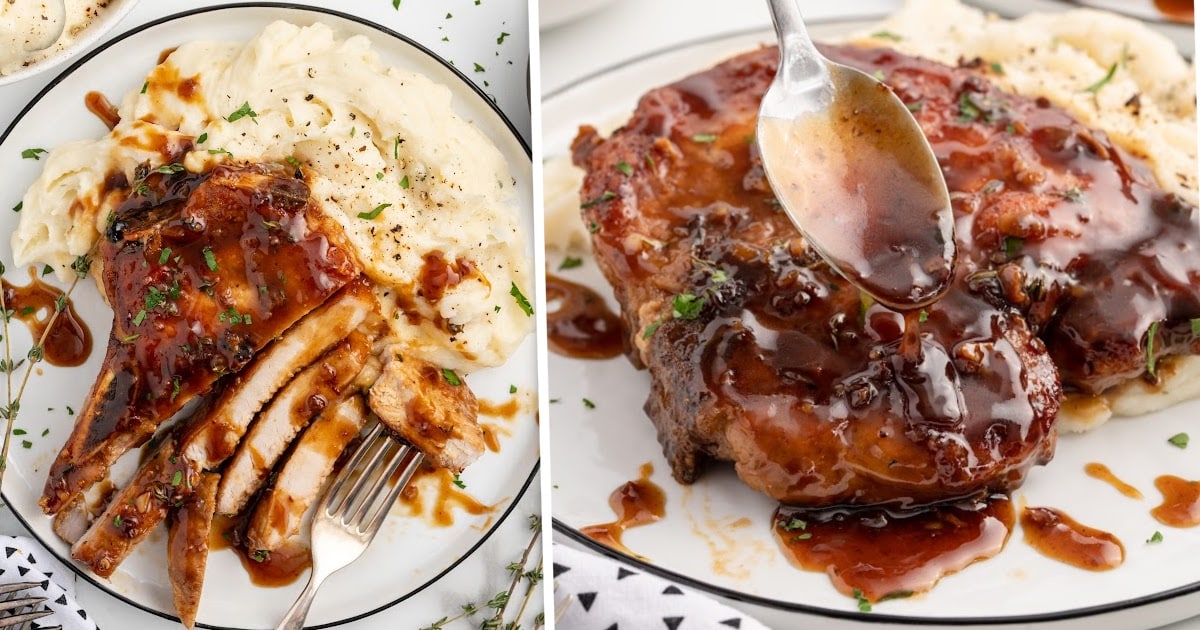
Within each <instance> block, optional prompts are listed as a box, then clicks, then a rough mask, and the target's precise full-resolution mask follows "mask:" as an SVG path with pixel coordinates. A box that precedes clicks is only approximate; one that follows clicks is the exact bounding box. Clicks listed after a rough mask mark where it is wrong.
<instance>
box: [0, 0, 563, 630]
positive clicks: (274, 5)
mask: <svg viewBox="0 0 1200 630" xmlns="http://www.w3.org/2000/svg"><path fill="white" fill-rule="evenodd" d="M229 9H286V10H290V11H304V12H308V13H313V14H318V15H327V16H332V17H336V18H339V19H343V20H347V21H350V22H353V23H355V24H359V25H362V26H366V27H368V28H371V29H373V30H375V31H377V32H378V33H380V34H382V35H386V36H389V37H393V38H395V39H398V40H400V41H402V42H404V43H405V44H407V45H409V46H411V47H413V48H415V49H416V50H417V51H419V52H421V53H423V54H425V55H427V56H428V57H430V58H431V59H433V60H434V61H436V62H437V63H438V64H440V65H441V66H442V67H443V68H445V69H447V70H449V71H450V72H451V73H453V74H454V76H456V77H457V78H458V79H459V80H460V81H461V82H462V84H463V85H464V86H466V87H469V88H470V90H471V91H472V92H473V93H475V95H476V96H478V97H479V98H480V100H482V101H483V102H484V103H486V104H487V106H488V107H490V108H491V110H492V111H493V112H495V113H496V115H497V116H499V117H500V120H501V121H503V122H504V125H505V126H506V127H507V128H508V131H509V133H511V134H512V136H513V138H514V139H516V141H517V143H518V144H520V146H521V149H522V150H524V151H525V155H526V156H528V157H529V158H530V160H532V159H533V153H532V152H531V151H530V148H529V143H528V142H526V141H525V139H524V138H523V137H521V134H520V133H519V132H518V131H517V129H516V127H515V126H514V125H513V123H512V121H511V120H509V119H508V116H505V115H504V112H503V111H501V110H500V108H499V106H497V105H496V103H495V102H493V101H492V99H491V98H489V97H488V96H487V94H485V93H484V92H483V90H481V89H479V87H478V86H477V85H475V83H473V82H472V81H471V80H470V79H469V78H468V77H467V76H466V75H465V74H463V73H462V72H461V71H460V70H458V69H457V68H455V67H454V66H453V65H451V64H450V63H449V62H447V61H446V60H445V59H443V58H442V57H440V56H439V55H438V54H437V53H435V52H433V51H432V50H430V49H429V48H426V47H425V46H423V45H421V44H420V43H418V42H416V41H414V40H412V39H410V38H409V37H408V36H406V35H404V34H402V33H399V32H396V31H394V30H392V29H390V28H388V27H386V26H383V25H381V24H376V23H374V22H371V21H370V20H366V19H364V18H361V17H358V16H356V15H352V14H349V13H343V12H341V11H336V10H333V9H326V8H323V7H312V6H306V5H301V4H292V3H288V2H237V3H230V4H222V5H216V6H211V7H203V8H198V9H190V10H188V11H181V12H179V13H173V14H171V15H167V16H164V17H161V18H158V19H155V20H152V21H150V22H147V23H145V24H140V25H138V26H135V27H133V28H131V29H129V30H128V31H125V32H123V33H121V34H120V35H117V36H116V37H114V38H112V39H110V40H108V41H106V42H104V43H103V44H101V45H99V46H97V47H96V48H94V49H92V50H90V51H88V52H87V53H86V54H84V55H83V56H82V57H80V58H79V59H78V60H76V61H75V62H74V63H72V64H71V65H70V66H69V67H67V69H66V70H63V71H62V72H60V73H59V74H58V75H57V76H55V77H54V79H52V80H51V81H50V83H48V84H47V85H46V87H44V88H42V90H41V91H39V92H38V93H37V95H36V96H34V97H33V99H32V100H30V101H29V103H28V104H26V105H25V107H23V108H22V109H21V111H20V112H19V113H17V115H16V117H14V118H13V121H12V124H10V125H9V126H8V128H7V129H5V130H4V133H3V134H0V144H3V143H4V141H5V140H7V139H8V136H9V134H11V133H12V130H13V129H14V128H15V127H16V126H17V124H18V123H20V122H21V120H22V119H23V118H24V117H25V115H26V114H28V113H29V110H31V109H33V107H34V106H35V105H37V104H38V103H39V102H41V100H42V99H43V98H44V97H45V96H46V94H47V93H49V92H50V91H51V90H52V89H54V88H55V87H56V86H57V85H58V84H59V83H61V82H62V81H63V79H65V78H66V77H68V76H70V75H71V74H73V73H75V72H76V71H77V70H79V68H80V67H81V66H83V65H84V64H86V63H87V62H88V61H90V60H92V59H93V58H94V57H96V56H97V55H99V54H100V53H102V52H104V51H105V50H108V49H109V48H111V47H112V46H114V45H116V44H118V43H120V42H122V41H124V40H126V39H128V38H130V37H133V36H135V35H137V34H139V33H141V32H143V31H146V30H148V29H151V28H156V27H158V26H161V25H163V24H166V23H168V22H174V21H176V20H180V19H184V18H188V17H192V16H195V15H201V14H205V13H212V12H214V11H224V10H229ZM540 466H541V461H540V460H538V461H535V462H534V464H533V469H532V470H530V471H529V475H528V476H527V477H526V478H525V482H524V483H523V484H521V489H520V491H518V492H517V494H516V496H514V497H513V499H512V501H511V502H510V503H509V505H508V507H507V508H506V509H505V510H504V513H503V514H501V515H500V517H499V518H497V519H496V523H495V524H494V525H492V527H491V528H489V529H488V530H487V531H486V532H484V533H483V535H482V536H480V537H479V540H477V541H476V542H475V544H473V545H472V546H471V547H470V548H469V549H468V550H467V551H466V553H464V554H463V555H462V556H461V557H459V558H458V559H456V560H454V561H453V562H451V563H450V564H449V565H447V566H446V568H444V569H442V570H441V571H440V572H438V573H437V574H436V575H434V576H433V577H432V578H430V579H429V580H428V581H426V582H425V583H423V584H421V585H420V586H418V587H416V588H415V589H413V590H412V591H410V592H408V593H405V594H404V595H401V596H399V597H397V598H395V599H393V600H391V601H389V602H387V603H385V604H383V605H382V606H379V607H378V608H374V609H372V610H368V611H366V612H362V613H359V614H356V615H353V616H351V617H347V618H345V619H341V620H338V621H335V622H332V623H327V624H323V625H317V626H305V627H306V628H311V629H312V630H319V629H320V628H333V627H336V626H342V625H346V624H350V623H354V622H355V621H360V620H362V619H365V618H367V617H370V616H372V615H374V614H376V613H379V612H381V611H384V610H387V609H388V608H391V607H393V606H395V605H396V604H399V603H401V602H403V601H405V600H407V599H409V598H411V597H413V596H415V595H417V594H418V593H421V592H422V591H424V590H425V589H427V588H429V587H430V586H432V585H433V584H435V583H437V582H438V581H439V580H441V579H442V577H444V576H445V575H446V574H448V573H450V572H451V571H453V570H454V569H455V568H457V567H458V566H459V565H460V564H462V563H463V562H464V561H465V560H466V559H467V558H469V557H471V556H472V555H474V554H475V552H476V551H477V550H478V549H479V548H480V547H481V546H482V545H483V543H485V542H487V540H488V539H489V538H491V537H492V534H494V533H495V532H496V530H497V529H499V528H500V525H502V524H504V522H505V521H507V520H508V517H509V516H510V515H511V514H512V512H513V510H515V509H516V507H517V504H518V503H520V502H521V499H522V498H523V497H524V496H525V493H526V492H527V491H528V490H529V486H530V484H532V483H533V479H534V478H535V477H536V476H537V472H538V469H539V467H540ZM0 498H3V499H4V502H5V504H6V505H11V503H10V502H9V501H8V498H7V497H3V496H2V495H0ZM13 515H14V516H16V517H17V520H18V521H20V522H21V525H22V526H23V527H25V529H27V530H29V532H30V533H31V534H32V535H33V537H34V538H36V539H37V540H38V542H39V543H41V544H42V546H43V547H46V549H47V550H48V551H49V552H50V553H51V554H52V555H53V556H54V557H55V558H57V559H58V560H59V561H60V562H62V563H63V564H65V565H67V566H68V567H70V568H71V570H72V571H74V572H75V574H76V575H78V576H79V577H81V578H82V579H84V580H86V581H87V582H88V583H90V584H91V585H93V586H95V587H96V588H98V589H100V590H102V591H104V592H105V593H107V594H108V595H110V596H112V597H115V598H116V599H118V600H120V601H121V602H124V603H126V604H128V605H130V606H133V607H134V608H137V609H139V610H142V611H144V612H147V613H150V614H152V615H154V616H156V617H161V618H163V619H167V620H170V621H179V617H176V616H175V615H171V614H168V613H165V612H162V611H160V610H155V609H154V608H150V607H149V606H146V605H144V604H141V603H138V602H135V601H133V600H132V599H130V598H129V597H127V596H125V595H122V594H121V593H118V592H116V591H115V590H113V589H112V588H111V587H110V586H109V585H107V584H106V583H104V582H102V581H100V580H99V579H97V578H96V577H95V576H93V575H92V574H90V573H89V572H87V571H86V570H85V569H83V568H81V567H79V566H78V565H76V563H75V562H74V561H73V560H71V559H70V558H66V557H63V556H62V555H60V554H59V553H58V552H57V551H55V550H54V549H52V548H51V547H50V545H47V544H46V543H45V541H43V540H42V539H41V537H40V536H38V535H37V533H36V532H34V531H33V529H32V528H31V527H30V526H29V522H28V521H26V520H25V517H24V516H22V515H21V514H20V513H18V512H17V511H16V510H13ZM196 625H197V626H198V627H201V628H209V629H211V630H244V629H242V628H237V627H233V626H214V625H209V624H205V623H197V624H196Z"/></svg>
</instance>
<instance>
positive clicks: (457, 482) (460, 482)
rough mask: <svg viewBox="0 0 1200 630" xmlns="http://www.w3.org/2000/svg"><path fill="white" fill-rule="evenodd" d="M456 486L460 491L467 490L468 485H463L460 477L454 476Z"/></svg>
mask: <svg viewBox="0 0 1200 630" xmlns="http://www.w3.org/2000/svg"><path fill="white" fill-rule="evenodd" d="M454 485H456V486H458V489H459V490H466V489H467V484H465V483H463V480H462V479H461V478H459V476H458V475H457V474H456V475H454Z"/></svg>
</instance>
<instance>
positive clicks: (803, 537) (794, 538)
mask: <svg viewBox="0 0 1200 630" xmlns="http://www.w3.org/2000/svg"><path fill="white" fill-rule="evenodd" d="M809 538H812V532H804V533H803V534H800V535H799V536H792V542H796V541H799V540H808V539H809Z"/></svg>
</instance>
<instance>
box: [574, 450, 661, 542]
mask: <svg viewBox="0 0 1200 630" xmlns="http://www.w3.org/2000/svg"><path fill="white" fill-rule="evenodd" d="M638 472H639V476H638V478H637V480H635V481H630V482H626V483H624V484H622V485H621V487H619V488H617V489H616V490H614V491H613V493H612V494H611V495H609V497H608V505H609V507H611V508H612V510H613V512H614V513H616V515H617V520H615V521H612V522H611V523H604V524H601V525H592V526H589V527H584V528H583V529H581V530H580V532H582V533H583V534H584V535H585V536H587V537H589V538H591V539H592V540H595V541H596V542H598V543H600V544H602V545H604V546H606V547H608V548H610V549H615V550H617V551H620V552H622V553H625V554H628V555H630V556H634V557H636V558H642V556H640V555H638V554H636V553H634V552H633V551H630V549H629V548H628V547H626V546H625V543H624V542H622V541H621V536H622V534H624V533H625V530H627V529H629V528H630V527H639V526H641V525H648V524H650V523H653V522H655V521H657V520H659V519H661V518H662V517H663V516H664V515H666V500H667V499H666V495H665V494H664V493H663V491H662V488H660V487H658V485H657V484H655V483H654V482H653V481H650V476H651V475H653V474H654V466H653V465H652V464H650V463H649V462H647V463H645V464H642V466H641V468H640V470H639V471H638Z"/></svg>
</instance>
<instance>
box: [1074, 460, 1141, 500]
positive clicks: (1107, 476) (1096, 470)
mask: <svg viewBox="0 0 1200 630" xmlns="http://www.w3.org/2000/svg"><path fill="white" fill-rule="evenodd" d="M1083 472H1085V473H1087V475H1088V476H1089V477H1092V478H1094V479H1099V480H1100V481H1103V482H1104V483H1107V484H1108V485H1110V486H1112V487H1113V488H1114V489H1116V491H1117V492H1120V493H1121V494H1123V495H1125V496H1127V497H1129V498H1130V499H1141V498H1143V497H1142V491H1141V490H1138V489H1137V488H1135V487H1133V486H1131V485H1129V484H1127V483H1125V482H1124V481H1122V480H1121V479H1119V478H1118V477H1117V476H1116V475H1114V474H1113V472H1112V471H1111V470H1109V469H1108V466H1105V465H1104V464H1100V463H1097V462H1091V463H1089V464H1088V465H1086V466H1084V467H1083Z"/></svg>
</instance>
